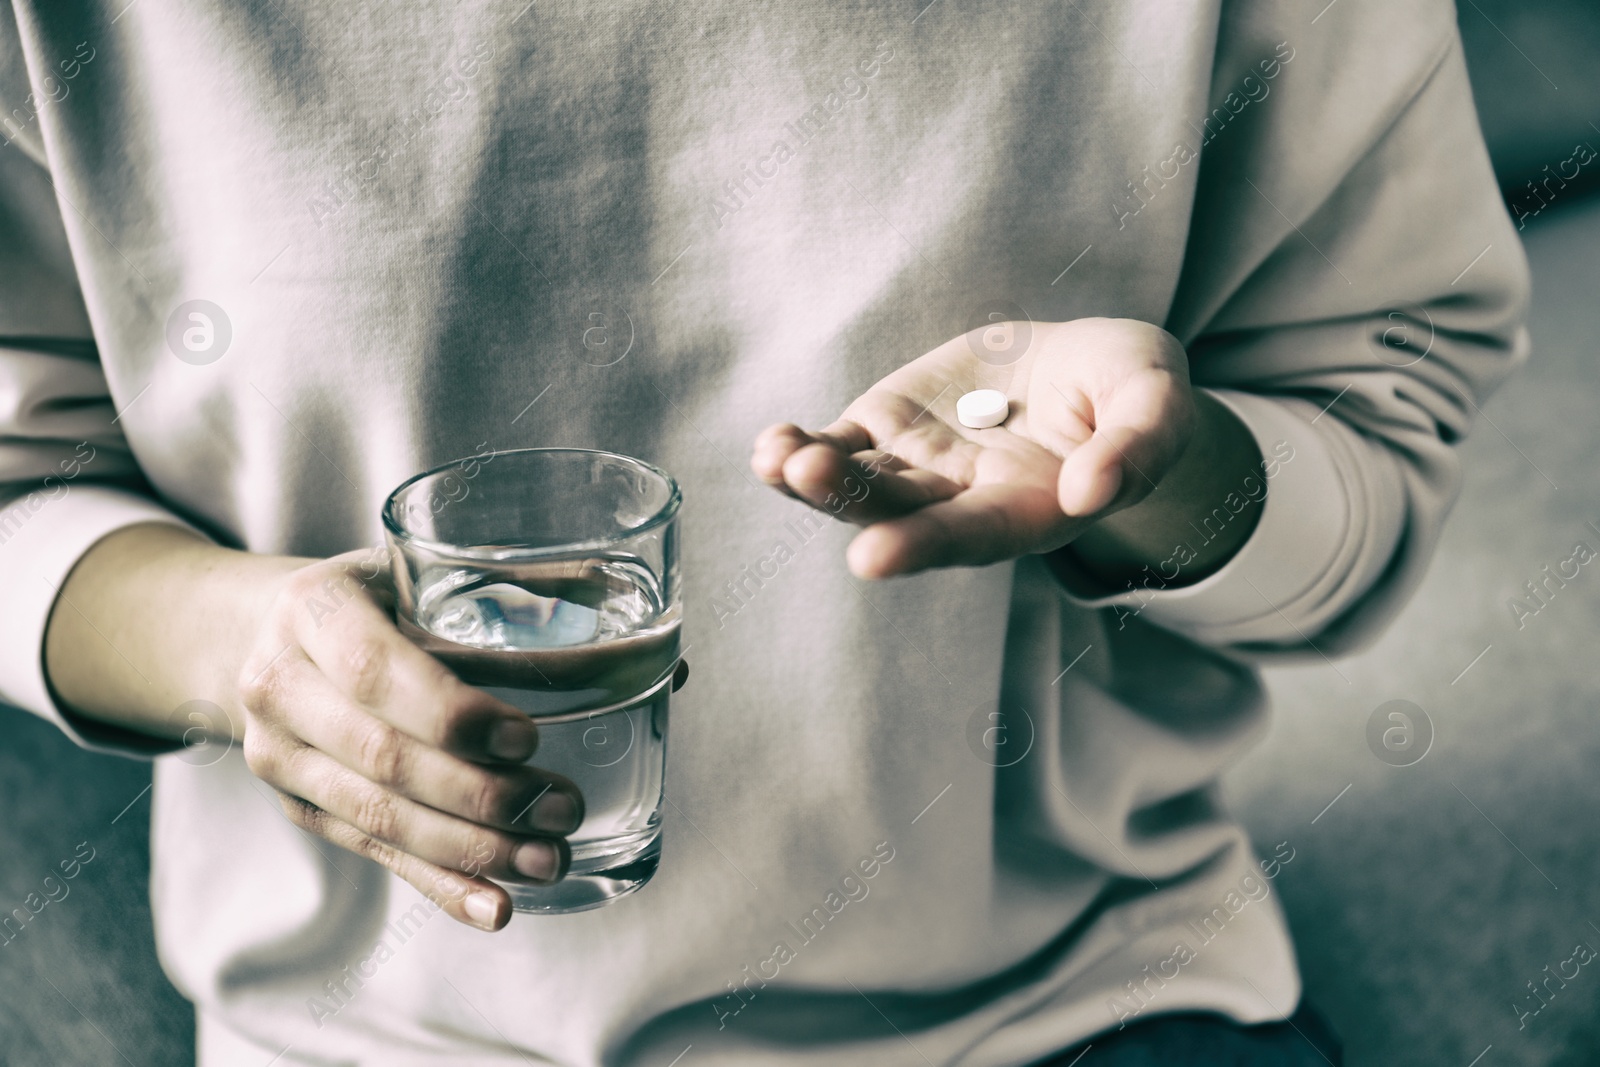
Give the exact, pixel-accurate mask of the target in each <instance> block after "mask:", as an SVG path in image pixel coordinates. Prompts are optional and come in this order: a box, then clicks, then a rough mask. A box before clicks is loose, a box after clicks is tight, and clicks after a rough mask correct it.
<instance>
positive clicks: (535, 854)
mask: <svg viewBox="0 0 1600 1067" xmlns="http://www.w3.org/2000/svg"><path fill="white" fill-rule="evenodd" d="M511 865H512V866H513V867H515V868H516V869H517V873H518V874H522V875H526V876H527V877H529V878H537V879H539V880H540V881H542V882H549V881H553V880H554V879H555V876H556V872H557V871H559V870H560V869H561V855H560V853H558V852H557V851H556V849H555V847H554V846H553V845H546V844H541V843H539V842H533V841H530V842H529V843H528V844H526V845H523V846H522V847H521V848H519V849H517V851H516V852H515V853H513V854H512V856H511Z"/></svg>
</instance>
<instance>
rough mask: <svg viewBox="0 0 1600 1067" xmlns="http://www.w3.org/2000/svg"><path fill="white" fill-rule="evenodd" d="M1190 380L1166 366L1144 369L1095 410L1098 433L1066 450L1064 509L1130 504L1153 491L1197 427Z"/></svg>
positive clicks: (1093, 510) (1077, 512)
mask: <svg viewBox="0 0 1600 1067" xmlns="http://www.w3.org/2000/svg"><path fill="white" fill-rule="evenodd" d="M1192 422H1193V405H1192V403H1190V402H1189V400H1188V388H1187V386H1186V385H1185V384H1184V383H1183V382H1181V381H1179V380H1178V379H1177V378H1175V377H1174V376H1173V375H1172V374H1170V373H1168V372H1166V371H1164V370H1152V371H1147V372H1145V373H1141V374H1139V375H1137V376H1135V377H1133V378H1131V379H1130V380H1128V381H1127V382H1126V383H1124V384H1123V385H1122V387H1121V388H1119V389H1118V390H1117V393H1116V395H1115V396H1113V397H1112V398H1111V400H1110V401H1109V402H1108V403H1107V404H1106V405H1104V406H1103V408H1101V409H1099V410H1097V411H1096V412H1095V423H1096V424H1095V430H1094V435H1093V436H1092V437H1090V438H1089V440H1087V441H1085V442H1084V443H1083V444H1082V445H1079V446H1078V447H1077V448H1075V449H1073V450H1072V451H1071V452H1069V453H1068V454H1067V457H1066V459H1065V460H1064V461H1063V462H1062V464H1061V474H1060V477H1059V479H1058V482H1057V496H1058V498H1059V504H1060V507H1061V510H1062V511H1063V512H1065V513H1066V514H1068V515H1072V516H1078V517H1082V516H1088V515H1095V514H1100V513H1104V512H1106V511H1109V510H1116V509H1120V508H1125V507H1128V506H1129V505H1131V504H1134V503H1136V502H1138V501H1139V500H1142V499H1143V498H1144V497H1145V496H1147V495H1148V494H1149V493H1150V492H1151V491H1153V490H1154V489H1155V487H1156V485H1157V483H1159V482H1160V480H1161V478H1162V476H1163V475H1165V473H1166V472H1167V470H1168V469H1169V468H1170V467H1171V466H1172V464H1173V463H1174V462H1176V461H1177V458H1178V456H1179V455H1181V454H1182V451H1183V445H1184V443H1185V442H1186V441H1187V440H1188V438H1189V435H1190V433H1191V431H1192Z"/></svg>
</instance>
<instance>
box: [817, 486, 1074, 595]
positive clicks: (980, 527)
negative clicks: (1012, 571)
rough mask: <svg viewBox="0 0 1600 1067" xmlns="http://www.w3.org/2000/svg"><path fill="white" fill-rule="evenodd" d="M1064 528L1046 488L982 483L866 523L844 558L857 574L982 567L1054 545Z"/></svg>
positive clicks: (1057, 544)
mask: <svg viewBox="0 0 1600 1067" xmlns="http://www.w3.org/2000/svg"><path fill="white" fill-rule="evenodd" d="M1069 529H1070V524H1068V523H1066V522H1065V520H1064V517H1063V516H1062V514H1061V510H1060V508H1059V506H1058V505H1057V503H1056V498H1055V494H1054V493H1052V492H1050V491H1049V490H1047V489H1043V488H1037V487H1031V486H1011V485H987V486H980V487H978V488H975V489H968V490H967V491H965V492H963V493H960V494H959V495H957V496H955V497H952V498H951V499H949V500H944V501H941V502H939V503H936V504H931V505H929V506H928V507H925V508H922V509H921V510H919V511H915V512H912V513H911V514H909V515H905V516H902V517H900V518H897V519H891V520H889V521H886V522H880V523H875V524H874V525H872V526H869V527H867V528H866V529H865V530H863V531H862V532H861V533H859V534H857V535H856V539H855V540H854V541H852V542H851V543H850V548H849V550H848V551H847V552H846V556H845V558H846V560H847V561H848V562H849V564H850V570H851V571H852V572H853V573H854V574H855V575H856V576H857V577H859V578H887V577H890V576H892V575H896V574H910V573H912V572H915V571H920V570H925V569H927V568H929V567H957V566H981V565H983V564H986V563H997V562H999V561H1001V560H1006V559H1012V558H1014V557H1016V556H1021V555H1026V554H1028V553H1030V552H1044V551H1048V550H1050V549H1052V548H1059V547H1060V546H1061V545H1062V544H1065V543H1066V541H1067V539H1068V534H1069Z"/></svg>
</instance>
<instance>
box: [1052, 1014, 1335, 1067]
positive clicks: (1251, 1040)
mask: <svg viewBox="0 0 1600 1067" xmlns="http://www.w3.org/2000/svg"><path fill="white" fill-rule="evenodd" d="M1085 1049H1087V1050H1088V1051H1087V1052H1085V1051H1084V1050H1085ZM1343 1063H1344V1052H1343V1049H1342V1048H1341V1046H1340V1044H1339V1039H1338V1038H1337V1037H1336V1036H1334V1033H1333V1028H1332V1027H1331V1026H1329V1025H1328V1021H1327V1020H1326V1019H1324V1018H1323V1017H1322V1016H1321V1014H1319V1013H1318V1012H1317V1010H1316V1009H1315V1008H1313V1007H1311V1005H1309V1004H1307V1003H1306V1002H1305V1001H1301V1002H1300V1008H1299V1010H1297V1011H1296V1012H1295V1013H1294V1014H1293V1015H1292V1016H1290V1017H1289V1019H1288V1020H1286V1021H1285V1022H1281V1023H1269V1024H1266V1025H1263V1026H1240V1025H1239V1024H1238V1023H1236V1022H1233V1021H1231V1020H1229V1019H1224V1018H1222V1017H1221V1016H1218V1015H1158V1016H1156V1017H1155V1018H1152V1019H1149V1020H1147V1021H1145V1022H1142V1023H1135V1024H1133V1025H1132V1026H1130V1027H1128V1028H1127V1029H1126V1030H1113V1031H1111V1032H1110V1033H1107V1034H1101V1035H1100V1036H1099V1037H1097V1038H1095V1039H1094V1040H1093V1041H1086V1042H1084V1043H1083V1044H1081V1045H1075V1046H1073V1047H1072V1048H1070V1049H1067V1050H1066V1051H1065V1052H1061V1053H1058V1054H1056V1055H1055V1056H1053V1057H1051V1058H1050V1059H1048V1060H1046V1061H1045V1062H1044V1063H1041V1064H1039V1065H1038V1067H1068V1065H1069V1064H1070V1065H1073V1067H1191V1065H1193V1067H1330V1065H1331V1067H1341V1065H1342V1064H1343Z"/></svg>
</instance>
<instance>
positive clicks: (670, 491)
mask: <svg viewBox="0 0 1600 1067" xmlns="http://www.w3.org/2000/svg"><path fill="white" fill-rule="evenodd" d="M534 453H537V454H541V455H554V454H557V453H561V454H565V455H579V456H602V457H604V458H606V459H609V460H617V461H620V462H621V463H622V464H623V465H625V466H630V467H633V468H634V469H636V470H638V471H642V472H643V473H645V474H649V475H654V476H655V477H657V478H660V479H661V480H662V481H663V482H665V483H666V487H667V500H666V503H664V504H662V505H661V507H659V508H657V509H656V510H655V512H654V513H652V514H651V515H650V517H649V518H647V519H645V520H644V522H642V523H640V524H639V525H638V526H635V527H633V528H632V529H629V530H627V531H624V532H622V533H618V534H612V535H609V536H606V537H594V538H590V539H588V540H586V541H569V542H566V543H565V544H560V545H547V546H542V547H540V546H534V545H458V544H452V543H450V542H448V541H433V540H430V539H428V538H426V537H422V536H420V535H418V534H415V533H412V532H411V531H410V530H407V529H406V528H405V527H404V526H403V525H401V523H400V521H399V519H398V518H397V516H396V511H397V508H398V504H399V499H400V497H401V495H402V494H403V493H405V492H406V491H407V490H408V489H410V488H411V487H412V486H414V485H416V484H417V483H418V482H420V481H422V480H423V479H424V478H431V477H433V476H434V475H438V474H445V473H447V472H449V471H452V470H459V469H460V467H461V465H462V464H463V463H469V462H471V461H473V460H481V459H490V460H492V459H498V458H500V457H502V456H525V455H531V454H534ZM682 504H683V492H682V491H681V490H680V489H679V488H678V480H677V479H676V478H674V477H673V476H672V475H670V474H668V473H667V472H666V471H664V470H662V469H661V468H660V467H658V466H656V465H655V464H654V463H650V462H647V461H645V460H642V459H639V458H638V457H636V456H627V455H623V454H622V453H621V452H608V451H606V450H605V449H603V448H566V447H552V448H506V449H496V450H494V451H492V452H478V453H475V454H473V455H471V456H463V457H462V458H460V459H453V460H451V461H450V462H448V463H441V464H439V465H438V466H437V467H430V468H429V469H428V470H425V471H422V472H421V473H419V474H413V475H412V476H411V477H409V478H407V479H406V480H405V481H403V482H401V483H400V484H399V485H397V486H396V487H395V488H394V490H393V492H391V493H390V494H389V496H388V497H387V498H386V499H385V500H384V502H383V511H382V515H381V518H382V519H383V528H384V531H385V532H386V533H388V534H389V535H390V536H391V537H393V538H394V539H395V540H396V541H398V542H399V543H400V544H401V545H403V546H411V547H414V548H420V549H426V550H428V551H431V552H435V553H437V554H439V555H447V556H457V557H459V558H462V559H483V560H493V561H497V562H498V561H503V560H507V559H525V558H530V557H532V558H538V557H543V556H565V555H570V554H572V553H574V552H589V551H594V550H597V549H603V548H609V547H612V546H614V545H618V544H622V543H623V542H625V541H631V540H633V539H634V538H635V537H639V536H641V535H642V534H646V533H649V532H650V531H651V530H654V529H657V528H659V527H661V526H665V525H666V524H667V523H669V522H671V521H672V520H673V519H674V518H676V517H677V514H678V508H679V507H680V506H681V505H682Z"/></svg>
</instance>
